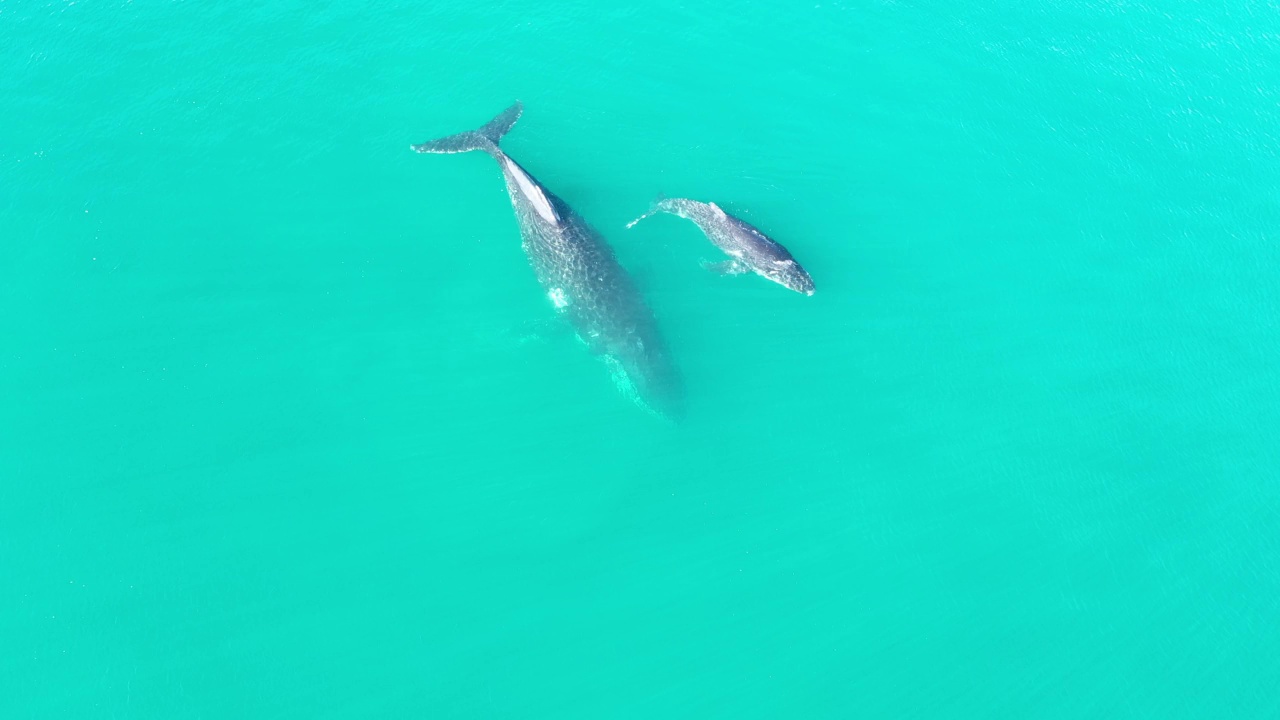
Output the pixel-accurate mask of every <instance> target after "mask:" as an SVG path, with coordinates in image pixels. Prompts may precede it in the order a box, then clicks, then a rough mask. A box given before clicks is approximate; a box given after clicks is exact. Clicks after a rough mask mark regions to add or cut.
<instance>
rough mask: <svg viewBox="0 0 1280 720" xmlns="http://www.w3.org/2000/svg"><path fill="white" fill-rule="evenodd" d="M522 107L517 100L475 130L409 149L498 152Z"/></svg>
mask: <svg viewBox="0 0 1280 720" xmlns="http://www.w3.org/2000/svg"><path fill="white" fill-rule="evenodd" d="M523 109H524V107H523V106H522V105H521V104H520V101H519V100H517V101H516V102H515V104H514V105H512V106H511V107H509V108H507V109H506V110H503V111H502V112H501V113H499V114H498V116H497V117H495V118H494V119H492V120H490V121H489V122H487V123H485V124H484V125H482V126H480V128H478V129H476V130H468V131H467V132H460V133H458V134H457V135H450V136H448V137H442V138H440V139H439V140H428V141H427V142H424V143H422V144H420V145H410V146H409V147H410V149H412V150H413V151H414V152H420V153H462V152H469V151H471V150H483V151H485V152H487V153H489V154H491V155H492V154H493V153H494V152H496V151H497V150H498V143H499V142H500V141H501V140H502V136H503V135H506V134H507V131H508V130H510V129H511V126H512V125H515V124H516V120H519V119H520V113H521V112H522V111H523Z"/></svg>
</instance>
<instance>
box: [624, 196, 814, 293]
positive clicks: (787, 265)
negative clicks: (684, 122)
mask: <svg viewBox="0 0 1280 720" xmlns="http://www.w3.org/2000/svg"><path fill="white" fill-rule="evenodd" d="M661 212H666V213H671V214H673V215H679V216H680V217H682V218H685V219H686V220H692V221H693V223H694V224H695V225H697V226H698V229H700V230H702V232H703V234H704V235H706V236H707V239H708V240H710V241H711V242H712V244H714V245H715V246H716V247H718V248H720V249H721V250H723V251H724V252H725V254H726V255H728V256H729V257H731V258H733V259H732V260H726V261H724V262H720V263H714V264H708V265H707V268H708V269H710V270H713V271H715V272H719V273H722V274H725V275H739V274H742V273H747V272H754V273H755V274H757V275H759V276H761V277H763V278H767V279H769V280H772V281H774V282H776V283H778V284H779V285H781V286H783V287H785V288H789V289H791V290H795V291H796V292H798V293H804V294H805V295H812V294H813V278H811V277H809V273H808V272H807V271H806V270H805V269H804V268H803V267H801V266H800V263H798V262H796V259H795V258H794V257H792V256H791V253H790V252H788V251H787V249H786V248H784V247H782V244H781V243H779V242H777V241H776V240H774V239H773V238H771V237H769V236H768V235H765V234H764V233H762V232H760V231H759V230H757V229H756V228H755V226H753V225H751V224H750V223H748V222H746V221H745V220H739V219H738V218H736V217H734V216H732V215H730V214H728V213H726V212H725V211H724V210H721V209H720V206H719V205H716V204H715V203H705V202H698V201H697V200H688V199H685V198H660V199H659V200H657V201H656V202H654V204H653V207H651V208H649V212H647V213H645V214H644V215H641V216H640V217H638V218H636V219H635V220H632V221H631V222H629V223H627V227H628V228H632V227H634V226H635V224H636V223H638V222H640V221H641V220H643V219H645V218H647V217H649V216H650V215H654V214H657V213H661Z"/></svg>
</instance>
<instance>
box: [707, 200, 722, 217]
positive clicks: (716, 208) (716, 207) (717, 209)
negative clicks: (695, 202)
mask: <svg viewBox="0 0 1280 720" xmlns="http://www.w3.org/2000/svg"><path fill="white" fill-rule="evenodd" d="M707 204H708V205H710V206H711V209H712V210H714V211H715V213H716V217H718V218H725V217H727V215H726V214H725V211H723V210H721V209H720V206H719V205H717V204H715V203H707Z"/></svg>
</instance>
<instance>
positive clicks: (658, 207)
mask: <svg viewBox="0 0 1280 720" xmlns="http://www.w3.org/2000/svg"><path fill="white" fill-rule="evenodd" d="M666 199H667V196H666V195H663V194H661V193H659V194H658V197H656V198H654V199H653V202H651V203H649V210H648V211H647V212H645V214H643V215H641V216H640V217H638V218H636V219H635V220H632V221H631V222H629V223H627V229H628V230H630V229H631V228H633V227H635V224H636V223H638V222H640V221H641V220H643V219H645V218H647V217H652V216H653V215H657V214H658V213H660V212H663V211H665V210H666V209H667V208H666V207H665V206H664V203H665V202H666Z"/></svg>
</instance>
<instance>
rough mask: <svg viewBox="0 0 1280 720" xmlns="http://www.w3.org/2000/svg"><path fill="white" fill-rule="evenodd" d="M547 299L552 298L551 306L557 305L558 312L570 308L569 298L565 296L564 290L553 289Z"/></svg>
mask: <svg viewBox="0 0 1280 720" xmlns="http://www.w3.org/2000/svg"><path fill="white" fill-rule="evenodd" d="M547 297H549V298H551V304H552V305H555V306H556V309H557V310H559V309H561V308H566V307H569V296H568V295H565V294H564V288H551V292H549V293H547Z"/></svg>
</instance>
